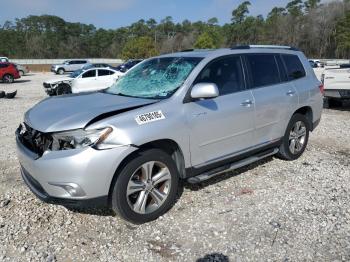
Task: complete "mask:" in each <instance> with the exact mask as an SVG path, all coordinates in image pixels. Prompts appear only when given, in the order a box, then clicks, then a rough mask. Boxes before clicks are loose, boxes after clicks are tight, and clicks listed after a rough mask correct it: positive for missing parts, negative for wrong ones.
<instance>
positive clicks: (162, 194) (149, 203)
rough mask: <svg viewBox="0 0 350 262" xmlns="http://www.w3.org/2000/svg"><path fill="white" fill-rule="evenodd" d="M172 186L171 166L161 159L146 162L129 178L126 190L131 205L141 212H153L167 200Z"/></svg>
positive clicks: (135, 210)
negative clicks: (160, 160)
mask: <svg viewBox="0 0 350 262" xmlns="http://www.w3.org/2000/svg"><path fill="white" fill-rule="evenodd" d="M170 188H171V175H170V171H169V168H168V167H167V166H166V165H165V164H164V163H162V162H159V161H149V162H146V163H144V164H142V165H141V166H140V167H138V168H137V169H136V171H135V172H134V173H133V175H132V176H131V178H130V180H129V183H128V186H127V191H126V197H127V201H128V204H129V207H130V208H131V209H132V210H133V211H134V212H136V213H139V214H149V213H152V212H154V211H155V210H157V209H158V208H160V207H161V206H162V204H163V203H164V202H165V200H166V199H167V197H168V195H169V193H170Z"/></svg>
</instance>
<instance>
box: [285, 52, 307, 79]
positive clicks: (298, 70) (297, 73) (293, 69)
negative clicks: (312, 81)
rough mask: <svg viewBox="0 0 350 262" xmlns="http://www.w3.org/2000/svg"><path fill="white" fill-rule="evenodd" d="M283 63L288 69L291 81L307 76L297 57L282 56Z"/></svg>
mask: <svg viewBox="0 0 350 262" xmlns="http://www.w3.org/2000/svg"><path fill="white" fill-rule="evenodd" d="M282 58H283V61H284V63H285V65H286V68H287V73H288V78H289V80H295V79H299V78H302V77H304V76H305V75H306V73H305V69H304V67H303V65H302V63H301V62H300V59H299V57H298V56H296V55H282Z"/></svg>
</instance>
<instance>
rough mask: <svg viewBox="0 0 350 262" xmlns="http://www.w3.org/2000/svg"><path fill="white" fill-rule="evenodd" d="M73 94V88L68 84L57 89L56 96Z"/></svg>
mask: <svg viewBox="0 0 350 262" xmlns="http://www.w3.org/2000/svg"><path fill="white" fill-rule="evenodd" d="M70 93H72V90H71V87H70V85H68V84H60V85H59V86H58V87H57V88H56V95H58V96H60V95H66V94H70Z"/></svg>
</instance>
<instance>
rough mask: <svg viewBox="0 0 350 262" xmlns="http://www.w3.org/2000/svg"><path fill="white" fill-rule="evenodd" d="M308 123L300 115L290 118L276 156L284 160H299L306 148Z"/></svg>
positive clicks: (308, 130)
mask: <svg viewBox="0 0 350 262" xmlns="http://www.w3.org/2000/svg"><path fill="white" fill-rule="evenodd" d="M309 132H310V121H309V120H308V119H307V118H306V117H305V116H304V115H302V114H295V115H293V116H292V118H291V120H290V121H289V124H288V126H287V130H286V132H285V134H284V137H283V140H282V144H281V146H280V148H279V152H278V153H277V156H278V157H280V158H282V159H285V160H295V159H297V158H299V157H300V156H301V155H302V154H303V152H304V151H305V148H306V146H307V142H308V140H309Z"/></svg>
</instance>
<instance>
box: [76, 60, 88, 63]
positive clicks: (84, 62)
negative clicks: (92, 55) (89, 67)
mask: <svg viewBox="0 0 350 262" xmlns="http://www.w3.org/2000/svg"><path fill="white" fill-rule="evenodd" d="M86 63H87V62H86V61H84V60H82V61H78V64H86Z"/></svg>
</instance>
